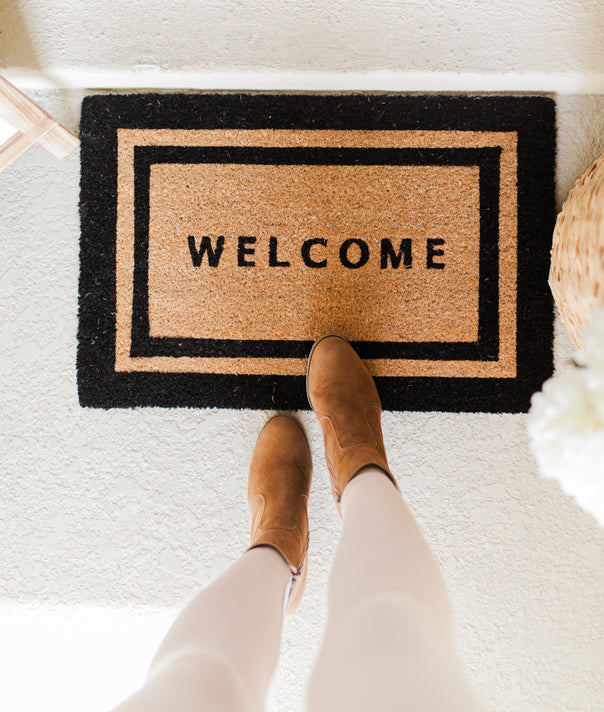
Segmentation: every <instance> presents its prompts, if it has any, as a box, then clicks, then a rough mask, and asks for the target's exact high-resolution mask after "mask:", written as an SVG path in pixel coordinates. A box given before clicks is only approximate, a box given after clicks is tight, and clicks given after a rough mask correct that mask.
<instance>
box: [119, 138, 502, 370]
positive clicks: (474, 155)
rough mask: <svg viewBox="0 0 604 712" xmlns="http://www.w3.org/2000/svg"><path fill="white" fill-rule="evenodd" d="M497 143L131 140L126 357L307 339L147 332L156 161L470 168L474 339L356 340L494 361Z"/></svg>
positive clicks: (273, 348)
mask: <svg viewBox="0 0 604 712" xmlns="http://www.w3.org/2000/svg"><path fill="white" fill-rule="evenodd" d="M500 156H501V148H500V147H488V148H444V149H443V148H438V149H416V148H347V149H341V148H321V147H295V148H275V147H250V146H243V147H242V146H220V147H216V146H201V147H200V146H194V147H192V146H188V147H180V146H179V147H175V146H135V148H134V215H135V218H134V234H135V245H134V279H133V282H134V285H133V286H134V290H133V291H134V297H133V314H132V330H131V336H132V347H131V349H130V356H133V357H136V356H142V357H152V356H168V357H182V356H193V357H226V358H235V357H243V358H246V357H248V358H254V357H258V356H262V357H266V358H306V356H308V353H309V352H310V349H311V347H312V341H293V340H290V341H282V340H276V339H275V340H245V341H243V340H235V339H193V338H166V337H152V336H151V335H150V333H149V332H150V327H149V289H148V286H149V211H150V205H149V189H150V175H151V166H153V165H157V164H160V163H177V164H179V165H182V164H196V163H197V164H199V163H233V164H248V165H262V164H263V165H322V166H325V165H337V166H341V165H362V166H368V165H389V166H400V165H405V166H408V165H412V166H428V165H430V166H433V165H436V166H477V167H478V168H479V182H480V201H481V206H480V255H479V287H478V291H479V299H478V339H477V340H476V341H474V342H446V343H441V342H418V341H409V342H396V341H390V342H384V341H380V342H378V341H374V342H372V341H356V342H354V345H355V347H356V348H357V351H358V353H359V354H360V355H361V356H362V357H363V358H384V359H405V358H406V359H411V358H413V359H426V360H433V361H457V360H467V361H497V359H498V358H499V182H500Z"/></svg>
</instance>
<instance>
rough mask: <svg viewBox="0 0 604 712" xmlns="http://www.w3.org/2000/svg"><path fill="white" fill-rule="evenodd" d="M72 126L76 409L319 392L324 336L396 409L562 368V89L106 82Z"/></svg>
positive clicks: (481, 394)
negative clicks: (333, 90) (238, 89)
mask: <svg viewBox="0 0 604 712" xmlns="http://www.w3.org/2000/svg"><path fill="white" fill-rule="evenodd" d="M80 138H81V142H82V146H81V170H82V173H81V204H80V210H81V271H80V323H79V348H78V386H79V395H80V402H81V404H82V405H85V406H95V407H104V408H107V407H115V406H117V407H124V406H126V407H127V406H141V405H143V406H203V407H234V408H242V407H245V408H263V409H265V408H276V409H300V408H308V403H307V401H306V395H305V387H304V382H305V371H306V363H307V357H308V353H309V351H310V349H311V346H312V344H313V342H314V340H315V339H317V338H319V337H320V336H323V335H325V334H329V333H337V334H340V335H341V336H344V337H345V338H347V339H348V340H349V341H351V342H352V344H353V346H354V347H355V348H356V350H357V352H358V353H359V355H360V356H361V357H362V358H363V359H365V360H366V363H367V365H368V367H369V369H370V370H371V372H372V373H373V375H374V377H375V378H376V383H377V386H378V390H379V392H380V396H381V398H382V403H383V406H384V408H386V409H392V410H444V411H488V412H518V411H526V410H527V409H528V405H529V399H530V396H531V394H532V393H533V392H534V391H536V390H538V389H539V388H540V387H541V385H542V383H543V381H544V380H545V379H546V378H547V377H549V376H550V375H551V372H552V302H551V297H550V291H549V288H548V285H547V275H548V270H549V251H550V246H551V235H552V230H553V226H554V218H555V211H554V159H555V106H554V103H553V101H552V100H551V99H548V98H545V97H534V96H520V97H517V96H479V97H469V96H443V95H427V96H417V95H407V96H404V95H403V96H401V95H383V94H374V95H362V94H347V95H308V94H278V93H277V94H203V93H192V94H189V93H187V94H135V95H100V96H90V97H87V98H86V99H85V100H84V102H83V105H82V120H81V132H80Z"/></svg>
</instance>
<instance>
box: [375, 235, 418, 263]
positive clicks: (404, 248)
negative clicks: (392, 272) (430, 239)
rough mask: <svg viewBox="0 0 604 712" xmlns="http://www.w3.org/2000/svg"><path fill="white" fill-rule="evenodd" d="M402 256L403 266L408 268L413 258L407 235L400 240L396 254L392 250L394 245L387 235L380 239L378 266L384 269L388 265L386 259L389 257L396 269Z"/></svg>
mask: <svg viewBox="0 0 604 712" xmlns="http://www.w3.org/2000/svg"><path fill="white" fill-rule="evenodd" d="M403 256H404V258H405V259H404V261H403V266H404V267H405V269H409V268H410V267H411V265H412V264H413V258H412V255H411V240H410V239H409V238H408V237H406V238H405V239H404V240H401V246H400V247H399V250H398V254H397V253H396V252H395V251H394V247H393V246H392V243H391V242H390V240H389V239H388V238H387V237H385V238H384V239H383V240H382V254H381V260H380V267H381V268H382V269H386V267H388V259H390V262H391V264H392V266H393V267H394V269H398V268H399V267H400V264H401V260H402V259H403Z"/></svg>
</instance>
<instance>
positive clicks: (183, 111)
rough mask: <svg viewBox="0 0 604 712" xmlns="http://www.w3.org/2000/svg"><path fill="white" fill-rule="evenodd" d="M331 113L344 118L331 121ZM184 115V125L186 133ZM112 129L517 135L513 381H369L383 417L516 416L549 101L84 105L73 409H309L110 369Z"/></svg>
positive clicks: (546, 366) (158, 98) (534, 325)
mask: <svg viewBox="0 0 604 712" xmlns="http://www.w3.org/2000/svg"><path fill="white" fill-rule="evenodd" d="M343 106H345V109H346V111H345V113H346V116H342V115H341V113H338V112H339V111H341V109H342V107H343ZM292 107H294V109H295V110H294V111H292ZM191 116H195V117H196V120H195V125H192V121H191ZM292 116H293V117H295V119H293V120H292ZM210 117H211V118H210ZM351 117H352V118H351ZM118 127H121V128H172V129H187V128H188V129H190V128H197V129H203V128H209V129H216V128H248V129H253V128H275V129H283V128H297V129H373V130H388V129H391V130H392V129H395V130H396V129H420V128H421V129H424V130H430V129H432V130H446V129H453V130H474V131H481V130H482V131H518V138H519V143H518V164H519V173H518V212H519V220H518V223H519V234H518V245H519V248H518V273H519V279H518V307H517V316H518V375H517V377H516V378H515V379H472V378H427V377H426V378H393V377H388V378H377V379H376V383H377V386H378V390H379V392H380V396H381V398H382V404H383V407H384V409H387V410H415V411H458V412H492V413H496V412H526V410H527V409H528V406H529V402H530V397H531V395H532V393H534V392H535V391H536V390H538V389H540V388H541V385H542V383H543V381H544V380H545V379H546V378H548V377H549V376H550V375H551V373H552V370H553V303H552V298H551V292H550V290H549V287H548V285H547V276H548V272H549V257H550V248H551V236H552V232H553V228H554V223H555V202H554V175H555V173H554V169H555V131H556V129H555V102H554V100H553V99H552V98H550V97H545V96H533V95H529V96H527V95H519V96H510V95H480V96H471V95H440V94H429V95H416V94H414V95H401V94H397V95H391V94H369V95H368V94H358V93H351V94H333V95H332V94H320V95H316V94H283V93H270V94H266V93H260V94H247V93H245V94H242V93H234V94H224V93H221V94H199V93H192V94H188V93H184V94H104V95H93V96H88V97H86V98H85V99H84V101H83V103H82V117H81V125H80V139H81V163H82V166H90V165H94V166H95V170H94V171H90V172H86V171H84V170H82V175H81V181H80V220H81V239H80V285H79V295H80V297H79V298H80V301H79V329H78V355H77V373H78V393H79V399H80V404H81V405H82V406H91V407H101V408H111V407H135V406H161V407H174V406H184V407H210V408H215V407H220V408H255V409H273V408H274V409H283V410H289V409H291V410H299V409H308V407H309V406H308V403H307V401H306V395H305V388H304V377H301V376H233V375H213V374H168V373H140V372H136V373H116V372H115V371H114V370H113V367H112V364H113V362H114V352H115V343H114V338H115V227H116V208H117V205H116V203H117V133H116V129H117V128H118ZM100 275H110V276H106V277H102V276H100Z"/></svg>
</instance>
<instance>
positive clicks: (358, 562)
mask: <svg viewBox="0 0 604 712" xmlns="http://www.w3.org/2000/svg"><path fill="white" fill-rule="evenodd" d="M342 509H343V528H342V536H341V538H340V543H339V545H338V549H337V551H336V556H335V559H334V563H333V568H332V571H331V575H330V581H329V604H328V616H327V627H326V630H325V637H324V640H323V645H322V649H321V652H320V654H319V658H318V660H317V663H316V665H315V668H314V671H313V673H312V676H311V679H310V683H309V686H308V692H307V700H306V707H307V710H308V711H309V712H339V711H340V710H342V712H344V711H345V712H370V711H371V712H373V711H374V710H379V712H389V711H390V710H397V712H398V711H403V710H404V711H408V712H478V711H479V710H483V707H482V706H481V704H480V702H479V701H478V699H477V698H476V696H475V693H474V691H473V690H472V688H471V686H470V685H469V683H468V681H467V679H466V676H465V673H464V670H463V668H462V666H461V664H460V662H459V659H458V657H457V655H456V653H455V650H454V647H453V640H452V624H451V614H450V610H449V603H448V600H447V594H446V591H445V587H444V583H443V580H442V577H441V575H440V572H439V570H438V567H437V565H436V562H435V560H434V558H433V556H432V554H431V552H430V550H429V549H428V546H427V544H426V542H425V541H424V538H423V536H422V534H421V532H420V530H419V528H418V526H417V524H416V522H415V520H414V519H413V516H412V515H411V513H410V512H409V509H408V508H407V506H406V505H405V503H404V501H403V499H402V497H401V495H400V493H399V492H398V491H397V490H396V489H395V488H394V487H393V486H392V483H391V482H390V480H389V479H388V478H387V477H386V476H385V475H384V474H383V473H382V472H380V471H379V470H370V469H368V470H365V471H363V472H362V473H361V474H360V475H357V477H355V478H354V479H353V480H352V481H351V482H350V483H349V485H348V486H347V487H346V489H345V491H344V495H343V497H342ZM289 579H290V571H289V566H288V565H287V564H286V563H285V561H284V559H282V558H281V556H280V554H278V553H277V552H276V551H275V550H273V549H271V548H267V547H259V548H256V549H252V550H251V551H249V552H247V553H245V554H243V556H241V558H240V559H239V560H238V561H237V562H236V563H235V564H233V565H232V566H231V567H230V568H229V569H228V570H227V571H226V572H225V573H224V574H223V575H222V576H220V578H218V579H217V580H216V581H214V582H213V583H212V584H211V585H209V586H208V587H206V588H205V589H204V590H203V591H201V593H200V594H199V595H198V596H197V597H196V598H195V599H193V601H192V602H191V603H190V604H189V605H188V606H187V607H186V608H185V609H184V610H183V611H182V613H181V614H180V616H179V617H178V618H177V620H176V622H175V623H174V625H173V626H172V628H171V629H170V630H169V632H168V634H167V636H166V638H165V639H164V641H163V642H162V644H161V646H160V648H159V650H158V651H157V654H156V656H155V658H154V660H153V663H152V665H151V670H150V673H149V677H148V679H147V682H146V683H145V685H144V686H143V687H142V689H141V690H139V691H138V692H137V693H135V694H134V695H133V696H132V697H130V698H129V699H128V700H126V702H124V703H123V704H121V705H120V706H119V707H118V708H117V710H116V712H118V711H119V712H160V711H161V712H194V711H195V712H197V711H198V710H199V712H202V711H203V712H208V711H209V710H210V711H212V712H259V711H260V710H262V709H263V707H264V702H265V697H266V693H267V689H268V686H269V683H270V680H271V677H272V675H273V672H274V669H275V666H276V664H277V660H278V656H279V645H280V638H281V624H282V621H283V601H284V597H285V594H286V590H287V587H288V584H289Z"/></svg>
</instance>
